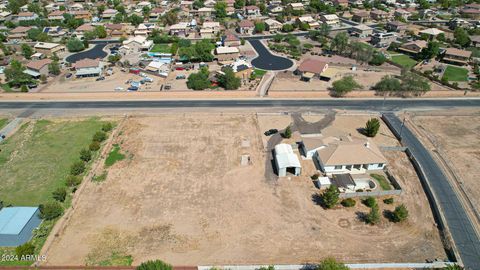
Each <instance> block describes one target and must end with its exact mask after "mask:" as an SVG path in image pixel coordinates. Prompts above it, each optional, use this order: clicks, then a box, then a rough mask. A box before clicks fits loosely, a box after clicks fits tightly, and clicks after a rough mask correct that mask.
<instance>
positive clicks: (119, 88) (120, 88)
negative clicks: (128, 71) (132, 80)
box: [115, 86, 124, 91]
mask: <svg viewBox="0 0 480 270" xmlns="http://www.w3.org/2000/svg"><path fill="white" fill-rule="evenodd" d="M123 89H124V88H123V87H120V86H119V87H115V91H123Z"/></svg>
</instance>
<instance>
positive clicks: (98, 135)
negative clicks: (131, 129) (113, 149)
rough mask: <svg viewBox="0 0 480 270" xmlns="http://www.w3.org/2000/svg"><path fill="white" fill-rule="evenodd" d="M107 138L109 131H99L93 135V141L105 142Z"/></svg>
mask: <svg viewBox="0 0 480 270" xmlns="http://www.w3.org/2000/svg"><path fill="white" fill-rule="evenodd" d="M106 139H107V133H105V132H103V131H97V132H96V133H95V134H94V135H93V139H92V140H93V141H94V142H103V141H105V140H106Z"/></svg>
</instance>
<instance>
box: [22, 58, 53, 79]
mask: <svg viewBox="0 0 480 270" xmlns="http://www.w3.org/2000/svg"><path fill="white" fill-rule="evenodd" d="M50 63H52V60H50V59H48V58H45V59H41V60H34V61H30V62H28V63H27V64H26V65H25V68H26V69H25V70H24V71H23V73H25V74H28V75H30V76H32V77H33V78H35V79H38V78H40V76H41V75H45V76H47V75H48V65H49V64H50Z"/></svg>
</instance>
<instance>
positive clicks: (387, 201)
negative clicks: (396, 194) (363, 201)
mask: <svg viewBox="0 0 480 270" xmlns="http://www.w3.org/2000/svg"><path fill="white" fill-rule="evenodd" d="M383 203H385V204H392V203H393V198H387V199H384V200H383Z"/></svg>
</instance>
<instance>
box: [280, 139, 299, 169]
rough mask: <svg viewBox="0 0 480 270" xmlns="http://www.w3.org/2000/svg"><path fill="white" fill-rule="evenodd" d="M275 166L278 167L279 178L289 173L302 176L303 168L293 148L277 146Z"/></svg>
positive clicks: (283, 144) (282, 145) (282, 144)
mask: <svg viewBox="0 0 480 270" xmlns="http://www.w3.org/2000/svg"><path fill="white" fill-rule="evenodd" d="M275 164H276V165H277V170H278V176H286V175H287V172H289V173H291V174H293V175H300V173H301V171H302V166H301V165H300V161H299V160H298V157H297V155H296V154H294V153H293V149H292V146H291V145H289V144H285V143H281V144H277V145H276V146H275Z"/></svg>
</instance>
